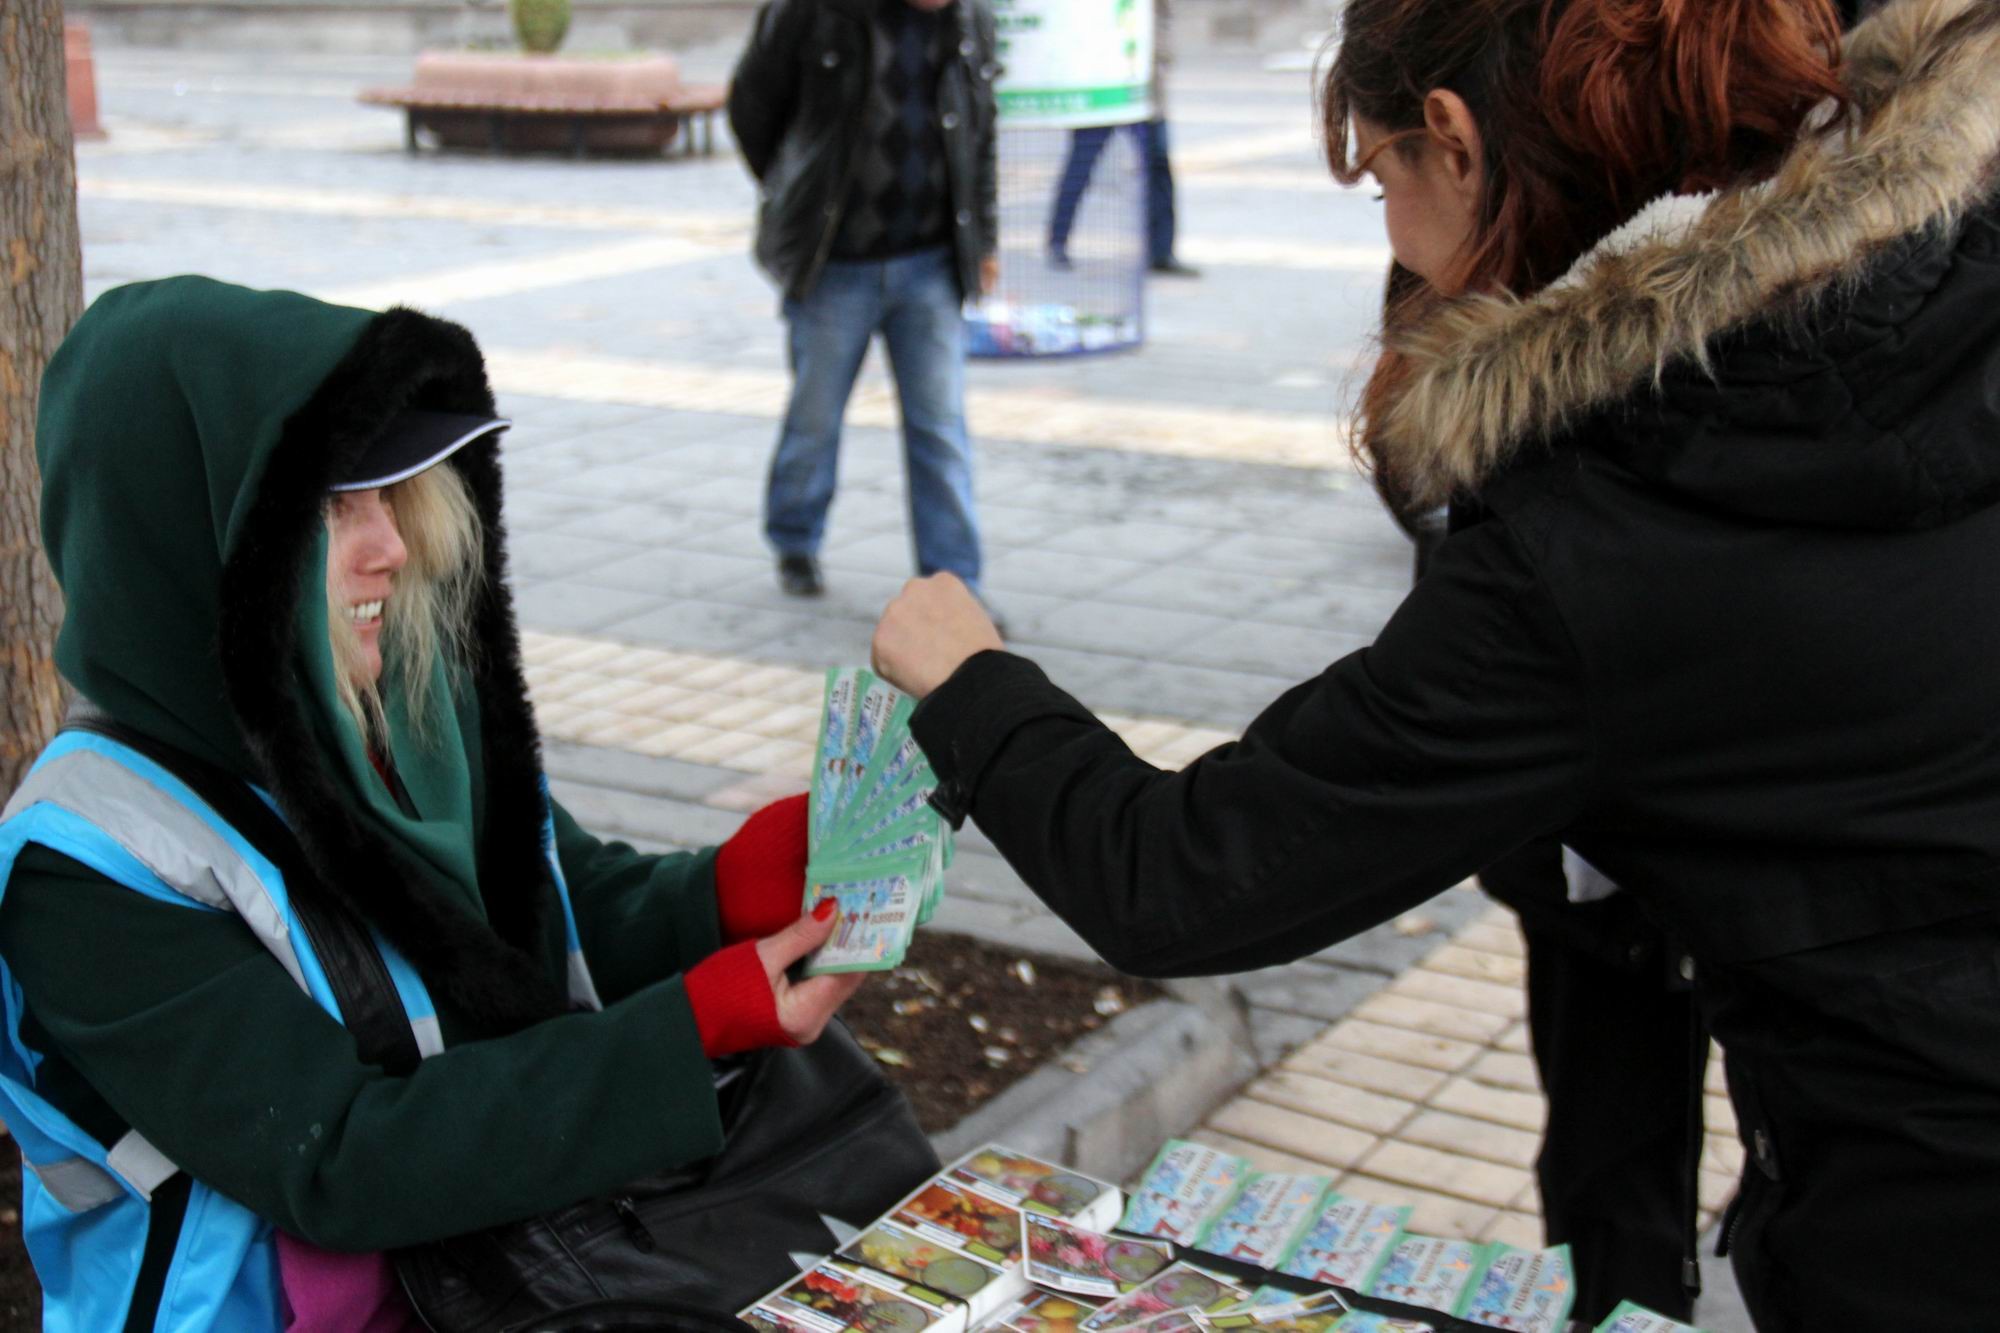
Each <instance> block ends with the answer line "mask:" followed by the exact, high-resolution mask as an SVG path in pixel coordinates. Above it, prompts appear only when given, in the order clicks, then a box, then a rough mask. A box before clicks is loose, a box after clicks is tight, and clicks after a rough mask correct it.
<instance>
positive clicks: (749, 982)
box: [681, 940, 798, 1060]
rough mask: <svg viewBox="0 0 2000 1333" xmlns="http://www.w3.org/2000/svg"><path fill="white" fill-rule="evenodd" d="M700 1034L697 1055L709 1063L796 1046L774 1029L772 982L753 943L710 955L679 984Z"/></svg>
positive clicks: (775, 1009)
mask: <svg viewBox="0 0 2000 1333" xmlns="http://www.w3.org/2000/svg"><path fill="white" fill-rule="evenodd" d="M681 984H682V985H683V986H684V987H685V988H686V990H687V997H688V1007H689V1008H690V1009H692V1010H694V1025H695V1028H696V1029H697V1030H698V1031H699V1032H700V1033H701V1049H702V1051H703V1052H704V1053H705V1054H706V1055H707V1056H708V1057H709V1059H711V1060H713V1059H715V1058H716V1057H718V1056H723V1055H734V1054H736V1053H737V1052H738V1051H754V1050H757V1049H759V1048H760V1047H764V1046H796V1045H798V1043H797V1042H795V1041H793V1040H792V1039H791V1038H790V1037H788V1036H786V1035H785V1029H784V1028H782V1027H780V1026H779V1024H778V1000H777V997H776V996H774V995H773V994H772V993H771V978H770V977H769V976H767V975H766V974H765V972H764V963H763V960H761V959H760V958H758V957H757V941H755V940H744V941H743V942H742V943H741V944H732V945H730V946H729V947H728V948H726V949H723V950H722V951H721V952H719V953H712V954H710V955H709V956H708V957H706V958H704V959H702V960H701V961H700V962H699V963H696V964H695V965H694V966H693V967H691V968H689V969H688V972H687V976H686V977H685V978H684V979H683V980H682V983H681Z"/></svg>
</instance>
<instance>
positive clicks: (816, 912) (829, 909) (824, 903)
mask: <svg viewBox="0 0 2000 1333" xmlns="http://www.w3.org/2000/svg"><path fill="white" fill-rule="evenodd" d="M839 906H840V904H839V903H837V902H835V901H834V900H833V899H831V898H822V899H820V900H819V904H818V906H816V907H814V908H813V920H815V921H824V920H826V919H827V918H828V917H830V916H832V915H833V913H834V909H835V908H837V907H839Z"/></svg>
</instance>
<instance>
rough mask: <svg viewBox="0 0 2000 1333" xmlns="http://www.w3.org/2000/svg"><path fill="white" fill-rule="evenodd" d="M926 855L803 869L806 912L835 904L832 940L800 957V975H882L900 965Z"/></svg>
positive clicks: (926, 864) (919, 900) (911, 929)
mask: <svg viewBox="0 0 2000 1333" xmlns="http://www.w3.org/2000/svg"><path fill="white" fill-rule="evenodd" d="M930 864H931V861H930V857H929V854H927V853H926V854H923V855H920V856H917V857H907V856H906V857H903V858H900V859H898V858H894V857H891V858H886V859H884V860H882V861H875V862H869V863H864V864H861V865H847V866H826V867H816V868H809V869H808V870H807V872H806V903H805V908H806V911H808V912H810V911H812V910H813V908H815V907H816V906H818V905H819V903H820V901H821V900H822V899H826V898H832V899H834V900H836V901H837V902H838V903H839V904H840V907H839V912H840V918H839V922H838V924H837V925H836V926H835V927H834V932H833V937H832V938H831V939H829V940H828V941H827V942H826V943H825V944H823V945H821V946H820V947H819V948H818V949H816V950H814V951H813V952H812V953H811V954H809V955H808V956H807V958H806V963H805V975H807V976H809V977H817V976H824V975H826V974H828V973H833V972H886V971H888V970H889V969H891V968H893V967H896V966H898V965H900V964H901V963H902V961H903V955H904V953H906V952H907V951H908V949H909V947H910V937H911V936H912V935H913V934H915V933H916V928H917V914H918V912H919V911H920V910H921V909H922V907H923V897H924V879H925V874H926V871H927V870H928V869H929V867H930Z"/></svg>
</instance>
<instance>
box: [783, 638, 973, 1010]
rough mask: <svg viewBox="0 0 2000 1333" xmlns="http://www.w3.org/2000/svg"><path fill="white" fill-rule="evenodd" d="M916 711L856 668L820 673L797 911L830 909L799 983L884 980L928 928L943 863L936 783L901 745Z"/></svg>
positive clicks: (945, 849)
mask: <svg viewBox="0 0 2000 1333" xmlns="http://www.w3.org/2000/svg"><path fill="white" fill-rule="evenodd" d="M915 708H916V702H915V701H914V700H913V699H911V698H910V697H909V696H908V695H906V694H903V693H902V692H900V691H899V690H897V689H896V688H895V687H894V686H892V685H890V684H889V683H888V682H887V681H884V680H878V679H877V678H876V677H875V676H874V675H873V674H872V673H871V672H868V671H864V670H862V669H860V668H858V667H839V668H836V669H834V670H832V671H829V672H827V674H826V698H825V704H824V707H823V709H822V711H821V714H820V727H819V749H818V752H817V753H816V754H815V756H814V758H813V776H812V788H811V792H810V796H809V803H808V814H807V823H806V846H807V857H808V860H807V864H806V892H805V904H804V906H805V910H806V911H807V912H811V911H812V910H813V908H814V907H816V906H818V904H819V903H821V902H822V901H825V900H827V899H833V900H835V901H836V902H837V903H838V904H839V911H840V916H839V923H838V925H837V926H836V927H835V929H834V933H833V936H832V938H830V939H829V940H828V941H827V942H826V944H825V945H824V946H822V947H821V948H820V949H819V950H818V951H817V952H815V953H814V954H813V955H812V956H811V958H809V959H808V960H807V962H806V967H805V972H806V975H807V976H820V975H823V974H825V973H830V972H885V971H888V970H889V969H890V968H893V967H896V966H897V965H898V964H900V963H901V962H902V961H903V955H904V953H905V952H906V951H907V950H908V949H909V946H910V939H911V937H912V936H914V935H915V933H916V928H917V927H918V926H920V925H922V924H923V923H924V922H926V921H928V920H930V919H931V914H932V913H933V912H935V911H936V910H937V905H938V902H939V900H940V899H941V898H942V897H943V894H944V872H945V868H946V867H947V866H949V865H950V864H951V856H952V845H951V827H950V825H948V824H946V823H945V821H944V819H943V817H942V816H940V815H939V814H938V813H937V811H936V810H934V809H932V808H931V804H930V795H931V792H932V791H934V790H935V789H936V787H937V777H936V775H935V774H933V773H932V772H931V766H930V763H929V761H928V760H926V759H925V758H924V754H923V751H922V750H920V749H918V748H917V743H916V741H915V740H914V739H912V738H911V736H910V714H911V713H912V712H913V711H915Z"/></svg>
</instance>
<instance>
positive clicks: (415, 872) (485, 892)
mask: <svg viewBox="0 0 2000 1333" xmlns="http://www.w3.org/2000/svg"><path fill="white" fill-rule="evenodd" d="M405 407H423V408H431V409H435V410H440V411H454V412H466V413H490V412H491V411H492V409H493V395H492V391H491V389H490V388H489V387H488V385H487V380H486V371H485V366H484V362H483V361H482V359H481V357H480V354H479V349H478V347H477V346H476V345H475V344H474V343H473V340H472V337H471V335H470V334H468V333H467V332H466V331H465V330H464V329H462V328H460V327H459V326H457V325H455V324H450V323H447V322H445V321H443V320H439V319H434V318H431V317H429V316H426V315H422V314H419V313H417V312H415V311H412V310H392V311H389V312H388V313H386V314H376V313H374V312H371V311H365V310H353V309H346V308H343V307H338V306H331V305H327V304H326V303H324V302H320V301H315V300H313V299H311V298H309V297H305V296H300V295H297V294H295V293H291V292H260V291H251V290H248V289H245V288H241V287H234V286H230V285H228V284H224V283H219V282H214V281H211V280H209V279H206V278H196V277H182V278H170V279H166V280H163V281H159V282H148V283H137V284H133V285H131V286H127V287H121V288H118V289H116V290H114V291H111V292H107V293H105V294H104V295H103V296H102V297H100V298H99V299H98V300H97V301H96V302H95V303H93V304H92V306H91V307H90V309H89V310H88V311H86V312H85V314H84V316H83V318H82V319H81V320H80V321H79V322H78V324H77V326H76V328H75V329H74V330H73V331H72V332H71V334H70V336H69V338H68V339H66V340H65V341H64V343H63V346H62V347H61V348H60V349H58V351H57V354H56V356H55V357H54V358H53V359H52V360H51V362H50V365H49V369H48V372H47V374H46V376H45V378H44V383H43V394H42V412H41V419H40V422H39V427H38V430H37V440H36V447H37V453H38V457H39V460H40V463H41V469H42V478H43V487H42V531H43V542H44V546H45V548H46V549H47V551H48V554H49V558H50V563H51V565H52V566H53V567H54V569H55V572H56V576H57V578H58V580H59V581H60V582H61V584H62V587H63V591H64V595H65V598H66V601H67V612H66V616H65V620H64V624H63V627H62V632H61V636H60V639H59V641H58V645H57V650H56V660H57V665H58V667H59V668H60V669H61V670H62V672H63V674H64V676H65V677H66V678H67V679H68V680H69V681H70V682H71V683H72V684H74V685H75V686H76V687H77V688H78V689H79V690H80V691H81V692H82V693H83V694H84V696H85V697H87V698H88V699H90V700H91V701H92V702H93V703H94V704H95V705H96V706H98V707H99V708H101V709H103V710H105V711H106V712H108V713H109V714H110V715H111V716H112V717H114V718H116V719H117V720H118V721H120V722H122V723H124V724H126V725H127V726H131V727H134V728H136V729H138V730H140V731H142V732H145V733H147V734H148V735H150V736H153V737H155V738H157V739H159V740H162V741H165V742H167V743H169V744H171V745H174V746H177V747H179V748H180V749H182V750H185V751H188V752H189V753H191V754H193V755H195V756H196V757H198V758H201V759H205V760H207V761H208V762H210V763H211V764H215V765H219V766H220V767H222V768H224V769H227V770H229V771H231V772H234V773H237V774H239V775H241V776H243V777H245V778H247V779H249V780H251V781H254V782H256V783H258V784H260V785H262V786H263V787H264V788H265V789H266V790H268V791H269V792H270V793H271V794H272V796H273V797H274V798H275V800H276V801H277V804H278V806H279V809H280V810H281V812H282V813H283V814H284V816H285V818H286V820H287V822H288V823H289V824H290V825H291V827H292V829H293V831H294V832H295V833H296V834H297V836H298V839H299V841H300V843H301V844H302V846H303V848H304V850H305V853H306V856H307V858H308V860H309V861H310V863H311V864H312V865H313V867H314V869H315V870H316V871H317V872H318V874H319V877H320V879H321V880H322V882H323V883H324V884H325V885H326V886H327V888H328V890H329V891H330V892H332V893H333V894H334V895H336V896H337V897H339V898H341V899H343V900H344V901H345V903H346V905H347V906H348V907H350V908H351V909H353V910H355V911H357V912H358V913H360V914H361V915H362V916H363V917H364V918H365V919H367V920H368V921H371V922H373V923H374V924H375V925H376V926H378V927H379V928H380V929H381V930H382V931H383V932H384V933H385V934H386V935H388V937H389V938H390V939H392V940H393V941H394V942H395V943H396V944H397V945H398V946H399V947H400V948H401V949H402V950H403V951H404V953H405V954H406V955H407V956H408V957H409V959H410V960H411V961H412V962H413V963H414V964H415V965H416V966H417V967H418V969H419V970H420V971H421V972H422V973H423V974H424V976H425V979H426V980H427V981H428V982H429V983H430V985H431V986H432V987H433V989H434V990H435V991H437V993H438V996H439V999H440V1001H441V1002H443V1003H446V1004H448V1005H449V1006H450V1008H451V1010H452V1011H453V1012H454V1013H456V1014H458V1015H460V1016H462V1017H463V1018H464V1019H465V1020H466V1021H468V1022H470V1023H471V1024H473V1025H474V1026H475V1027H478V1028H480V1029H483V1030H488V1031H500V1030H508V1029H512V1028H514V1027H518V1026H521V1025H523V1024H525V1023H527V1022H531V1021H534V1020H535V1019H537V1018H540V1017H545V1016H547V1015H549V1014H552V1013H557V1012H561V1010H562V1008H563V1007H564V1002H563V998H562V991H561V988H560V985H559V978H560V955H561V947H560V943H559V934H552V931H555V930H556V927H555V924H554V923H555V922H556V921H557V919H558V917H559V909H558V908H557V904H556V898H555V891H554V886H553V883H552V881H551V878H550V875H549V872H548V868H547V864H546V862H545V861H544V859H543V856H542V847H541V839H540V834H541V830H542V827H543V809H544V795H543V790H542V785H541V770H540V759H539V746H538V742H537V739H536V733H535V726H534V720H533V715H532V713H531V711H530V708H529V704H528V697H527V690H526V686H525V684H524V681H523V677H522V672H521V665H520V649H519V638H518V635H517V633H516V630H515V625H514V617H513V610H512V605H511V601H510V598H509V595H508V592H507V589H506V585H505V581H504V569H505V557H504V534H503V532H502V529H501V526H500V467H499V449H498V444H497V443H496V441H495V440H494V438H493V437H491V436H488V437H486V438H485V439H484V440H482V441H480V442H477V443H475V444H473V445H470V446H468V447H466V448H465V449H462V450H460V451H459V452H458V453H457V454H456V455H454V456H453V457H452V459H451V460H450V462H449V463H447V464H445V466H451V467H455V468H456V469H458V471H459V473H460V475H461V476H462V477H463V478H464V479H465V480H466V482H467V484H468V488H469V490H470V491H471V493H472V495H473V498H474V501H475V503H476V505H477V507H478V510H479V512H480V515H481V518H482V520H483V523H484V526H485V561H486V568H485V575H486V577H485V581H484V592H483V594H482V596H481V598H480V600H479V602H478V604H477V607H476V609H475V612H474V620H473V625H472V632H473V638H474V642H475V643H476V653H475V656H474V660H473V661H472V663H470V664H469V670H467V671H466V672H464V673H460V674H459V675H458V677H457V679H456V681H455V683H454V686H453V689H454V691H455V693H456V699H455V704H456V706H455V708H454V709H452V710H450V711H452V712H453V714H454V716H453V718H452V719H451V722H452V725H451V727H450V728H449V736H448V738H447V739H446V740H443V741H439V742H437V743H435V744H433V745H431V746H430V747H429V748H428V749H427V750H426V751H424V753H422V754H421V755H419V754H415V753H408V754H402V753H399V756H398V759H397V762H398V766H399V768H405V767H406V766H407V767H409V768H411V769H416V768H419V767H421V768H423V770H424V771H425V772H426V773H427V774H429V775H431V776H432V777H433V779H434V780H433V781H431V784H430V790H431V791H433V792H435V793H438V794H439V795H438V797H437V800H436V803H435V806H434V807H432V808H424V809H423V814H424V819H423V820H420V821H408V822H407V823H405V824H398V823H397V822H396V819H395V816H394V815H393V814H392V815H390V816H388V817H386V818H385V816H384V815H383V813H382V810H381V808H380V806H381V805H383V804H387V805H389V806H390V807H391V808H392V809H393V803H392V802H386V800H385V799H384V798H383V797H382V796H381V794H380V793H377V792H375V791H373V790H372V788H373V787H376V786H379V783H376V782H375V780H374V777H373V775H372V773H370V772H368V771H367V764H366V761H365V757H362V756H360V753H359V749H358V741H355V742H354V743H353V747H352V748H355V749H356V754H355V755H346V756H344V754H343V747H342V743H340V742H339V741H338V740H337V736H338V734H339V733H338V727H339V725H340V724H338V723H335V724H334V728H335V730H334V732H333V733H331V735H330V732H329V722H328V717H329V714H330V712H332V711H333V710H332V709H330V708H329V706H328V701H327V700H326V699H325V698H322V697H320V696H321V695H323V694H325V693H326V692H327V691H326V690H324V689H319V688H316V686H315V684H314V681H315V679H316V678H317V677H316V675H315V673H316V672H319V673H320V674H321V675H324V674H325V669H323V668H322V667H320V666H318V665H316V663H317V662H318V661H320V660H321V659H324V658H325V657H326V645H325V644H324V642H323V641H322V642H320V643H318V644H317V645H315V644H314V643H311V642H309V641H308V639H309V637H310V636H311V630H310V629H309V628H307V627H309V626H312V625H315V624H317V625H319V626H320V627H321V629H320V634H321V635H323V633H324V628H323V627H324V615H323V614H321V613H323V611H324V606H323V603H324V592H323V590H324V586H325V564H324V550H325V524H324V517H323V516H324V506H325V497H326V494H327V487H328V484H329V483H330V482H331V481H332V480H333V479H334V478H335V477H336V476H339V475H341V472H342V470H343V469H344V468H345V467H346V466H347V465H348V464H349V463H350V462H351V461H352V460H353V459H354V458H355V457H356V456H357V454H358V453H359V451H360V450H361V449H362V448H364V447H365V446H366V445H367V444H369V443H370V442H371V441H372V440H374V439H375V438H376V437H377V436H378V435H379V434H380V432H381V430H382V428H383V427H384V426H385V425H386V424H387V422H388V421H389V419H390V418H391V417H392V416H393V415H394V414H396V413H397V412H399V411H401V410H403V409H404V408H405ZM315 651H317V653H318V654H319V657H318V658H314V656H313V654H314V652H315ZM350 731H351V729H350ZM398 743H399V744H400V742H398ZM410 748H411V749H412V750H414V749H415V748H416V747H415V746H412V747H410ZM447 750H448V752H447ZM357 768H358V769H359V770H361V771H360V773H359V774H358V775H357V773H356V772H355V770H356V769H357ZM415 785H416V784H415V782H412V787H413V789H414V787H415ZM552 944H553V951H552V949H551V946H552Z"/></svg>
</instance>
